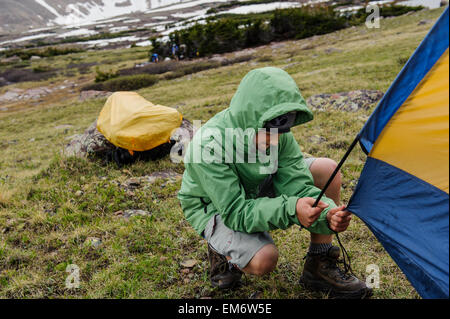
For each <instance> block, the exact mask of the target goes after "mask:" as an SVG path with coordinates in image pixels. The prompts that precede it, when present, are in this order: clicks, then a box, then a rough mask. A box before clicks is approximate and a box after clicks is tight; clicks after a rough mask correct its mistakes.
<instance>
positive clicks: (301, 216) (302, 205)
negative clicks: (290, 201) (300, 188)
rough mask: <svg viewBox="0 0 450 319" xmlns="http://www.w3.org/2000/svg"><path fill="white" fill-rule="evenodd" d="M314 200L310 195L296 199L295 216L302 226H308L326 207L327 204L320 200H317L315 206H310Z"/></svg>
mask: <svg viewBox="0 0 450 319" xmlns="http://www.w3.org/2000/svg"><path fill="white" fill-rule="evenodd" d="M315 201H316V200H315V199H314V198H312V197H304V198H299V199H298V201H297V206H296V211H297V218H298V220H299V222H300V224H301V225H302V226H303V227H306V228H308V227H310V226H311V225H312V224H313V223H314V222H315V221H316V220H317V218H319V216H320V213H322V211H323V210H324V209H325V208H327V207H328V204H326V203H324V202H322V201H320V202H319V204H318V205H317V207H312V205H314V203H315Z"/></svg>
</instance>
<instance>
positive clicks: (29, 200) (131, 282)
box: [0, 9, 442, 298]
mask: <svg viewBox="0 0 450 319" xmlns="http://www.w3.org/2000/svg"><path fill="white" fill-rule="evenodd" d="M441 12H442V10H441V9H437V10H426V11H421V12H418V13H414V14H411V15H408V16H401V17H397V18H393V19H384V20H382V21H381V29H379V30H369V29H366V28H365V27H356V28H350V29H346V30H342V31H339V32H335V33H332V34H329V35H324V36H319V37H314V38H311V39H304V40H300V41H287V42H284V43H283V44H284V46H281V47H278V48H271V47H270V45H269V46H264V47H259V48H256V49H255V52H253V53H252V54H254V56H255V60H252V61H251V62H243V63H238V64H234V65H228V66H224V67H220V68H216V69H210V70H206V71H202V72H199V73H195V74H192V75H188V76H184V77H181V78H177V79H172V80H160V81H159V82H158V83H157V84H155V85H154V86H152V87H150V88H145V89H142V90H140V91H139V93H140V94H142V95H143V96H144V97H146V98H147V99H149V100H150V101H152V102H153V103H157V104H162V105H167V106H172V107H177V108H178V110H179V111H180V112H181V113H183V115H184V116H185V117H186V118H188V119H190V120H196V119H201V120H203V121H206V120H208V119H209V118H211V117H212V116H213V115H214V114H215V113H217V112H218V111H220V110H222V109H223V108H225V107H226V106H227V105H228V103H229V102H230V99H231V97H232V96H233V93H234V92H235V90H236V88H237V86H238V85H239V82H240V80H241V79H242V77H243V76H244V75H245V74H246V73H247V72H248V71H250V70H251V69H253V68H256V67H262V66H268V65H271V66H278V67H286V71H288V72H289V73H290V74H291V75H292V77H293V78H294V79H295V80H296V82H297V84H298V86H299V87H300V89H301V91H302V93H303V95H304V96H305V97H309V96H310V95H313V94H318V93H333V92H341V91H350V90H354V89H379V90H383V91H386V89H387V88H388V87H389V85H390V83H391V82H392V80H393V79H394V78H395V76H396V74H397V73H398V72H399V71H400V69H401V67H402V63H400V62H399V61H404V60H403V59H404V58H406V57H408V56H409V55H410V54H411V53H412V52H413V51H414V49H415V48H416V47H417V45H418V44H419V43H420V41H421V40H422V39H423V37H424V36H425V35H426V33H427V32H428V30H429V28H430V27H431V26H432V24H431V23H430V24H426V25H418V22H419V21H420V20H424V19H431V20H433V21H434V20H435V19H437V17H438V16H439V15H440V13H441ZM330 48H335V49H337V50H331V51H326V50H327V49H330ZM139 54H141V55H143V54H144V50H143V49H142V48H131V49H123V50H109V51H104V52H103V51H101V52H98V51H97V52H86V53H76V54H71V55H67V56H59V57H54V58H45V59H43V61H40V62H39V63H47V64H49V65H51V66H52V67H53V68H64V66H65V65H68V64H69V63H93V62H95V63H97V64H98V65H99V66H100V67H105V68H108V67H110V68H112V69H119V68H123V67H129V66H130V65H132V64H133V63H134V62H135V61H138V60H139ZM233 55H234V54H233V53H231V54H229V56H233ZM74 61H75V62H74ZM107 62H108V63H107ZM33 64H34V62H33ZM123 64H126V65H127V66H123ZM91 73H93V72H91ZM87 76H88V77H89V79H90V80H93V78H94V74H89V75H87ZM62 79H64V77H63V76H61V77H60V78H59V80H62ZM24 85H25V84H24ZM26 85H27V86H29V87H32V86H33V83H27V84H26ZM34 85H41V83H38V84H36V83H34ZM3 89H5V88H3ZM104 101H105V100H91V101H86V102H79V101H78V100H77V98H76V97H71V96H66V97H64V98H60V99H59V100H58V101H54V100H50V101H48V102H45V103H42V104H41V105H40V106H39V107H28V108H27V109H22V110H20V111H12V112H8V113H7V112H4V113H0V148H1V150H2V152H1V155H0V297H2V298H200V297H212V298H247V297H249V296H250V295H251V294H252V293H254V292H256V291H258V292H260V293H261V296H262V297H263V298H327V296H325V295H321V294H315V293H310V292H308V291H305V290H304V289H302V288H301V287H299V286H298V285H297V281H298V278H299V275H300V272H301V269H302V266H303V262H304V261H303V256H304V255H305V253H306V250H307V247H308V245H309V240H308V233H307V232H305V231H301V232H300V231H298V229H297V228H296V227H292V228H290V229H288V230H285V231H281V230H277V231H273V232H272V233H271V234H272V236H273V238H274V240H275V243H276V244H277V246H278V248H279V251H280V259H279V264H278V267H277V269H276V270H275V271H274V272H273V273H271V274H270V275H267V276H265V277H262V278H257V277H252V276H247V278H246V281H247V285H246V286H245V287H243V288H241V289H239V290H235V291H229V292H221V291H217V290H215V289H212V288H211V286H210V284H209V282H208V275H207V266H208V265H207V258H206V244H205V242H204V241H203V240H202V239H201V238H200V237H199V236H198V235H196V233H195V232H194V230H193V229H192V228H191V226H190V225H189V224H188V223H187V222H186V221H185V219H184V217H183V213H182V211H181V209H180V205H179V202H178V200H177V198H176V193H177V191H178V189H179V187H180V181H175V182H173V183H172V182H165V181H163V180H158V181H157V182H155V184H152V185H148V186H147V187H141V188H138V189H136V190H134V191H133V192H132V193H130V192H127V191H126V190H124V189H123V188H122V187H120V183H121V182H123V181H125V180H126V179H127V178H130V177H137V176H142V175H146V174H150V173H152V172H157V171H163V170H172V171H175V172H178V173H182V172H183V165H182V164H174V163H171V162H170V161H169V159H168V158H165V159H162V160H158V161H155V162H138V163H135V164H134V165H131V166H127V167H123V168H122V169H118V168H117V167H116V166H115V165H113V164H108V165H104V164H102V162H101V161H98V160H87V159H75V158H65V157H63V156H62V155H61V154H60V153H61V150H62V149H63V147H64V145H65V143H67V141H68V138H69V137H70V136H71V135H73V134H76V133H81V132H83V130H84V129H85V128H87V127H88V126H89V124H90V123H92V121H93V120H94V119H95V118H96V117H97V115H98V113H99V111H100V110H101V108H102V106H103V103H104ZM368 115H369V112H363V111H361V112H357V113H343V112H337V111H333V112H326V113H316V114H315V120H314V121H312V122H309V123H307V124H305V125H303V126H301V127H298V128H295V130H294V134H295V137H296V138H297V141H298V142H299V144H300V146H301V148H302V150H303V151H304V152H307V153H310V154H313V155H314V156H325V157H330V158H333V159H334V160H336V161H338V160H339V159H340V158H341V156H342V155H343V154H344V152H345V149H346V145H349V144H350V142H351V141H352V140H353V138H354V136H355V134H356V133H357V132H358V131H359V130H360V129H361V127H362V125H363V124H364V122H365V119H366V118H367V116H368ZM62 124H66V125H71V126H70V127H68V128H66V129H57V128H56V127H57V126H58V125H62ZM314 135H320V136H322V137H324V138H325V139H326V141H325V142H324V143H322V144H312V143H309V142H308V138H309V137H311V136H314ZM364 161H365V155H364V154H363V153H362V152H361V151H360V150H359V149H356V150H355V151H353V153H352V154H351V155H350V157H349V159H348V160H347V162H346V164H345V165H344V167H343V180H344V185H343V186H344V187H343V191H342V198H343V201H344V202H346V201H348V199H349V198H350V196H351V194H352V189H353V187H354V186H355V183H356V181H357V179H358V177H359V174H360V172H361V169H362V167H363V163H364ZM131 208H132V209H144V210H147V211H149V212H150V213H151V216H148V217H132V218H130V219H129V220H125V219H121V218H118V217H116V216H115V215H114V213H115V212H116V211H118V210H124V209H131ZM89 237H97V238H99V239H100V240H101V245H100V246H99V247H98V248H94V247H92V246H89V245H86V244H85V243H86V240H87V238H89ZM341 239H342V240H343V242H344V244H345V246H346V248H347V250H348V251H349V252H350V254H351V257H352V265H353V269H354V271H355V273H356V274H358V275H359V276H361V277H364V276H366V275H367V273H366V267H367V265H370V264H376V265H378V267H379V269H380V288H379V289H375V292H374V298H418V295H417V293H416V292H415V290H414V289H413V288H412V286H411V285H410V284H409V282H408V281H407V280H406V278H405V276H404V275H403V274H402V272H401V271H400V269H399V268H398V267H397V266H396V264H395V263H394V262H393V261H392V259H391V258H390V257H389V255H388V254H387V253H386V252H385V250H384V249H383V247H382V246H381V245H380V243H378V241H377V240H376V239H375V237H374V236H373V235H372V234H371V232H370V231H369V230H368V228H367V227H366V226H365V225H364V224H363V223H362V221H361V220H359V219H358V218H354V219H353V223H352V224H351V226H350V228H349V230H348V231H347V232H345V233H342V235H341ZM185 259H195V260H196V261H197V264H196V265H195V266H194V267H193V269H192V270H191V271H190V272H189V273H184V272H182V271H181V270H182V266H181V265H180V263H181V262H182V261H183V260H185ZM69 264H76V265H78V266H79V268H80V275H81V278H80V282H81V286H80V288H79V289H66V288H65V279H66V277H67V275H68V274H67V273H66V272H65V269H66V266H67V265H69Z"/></svg>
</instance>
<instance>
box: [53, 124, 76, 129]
mask: <svg viewBox="0 0 450 319" xmlns="http://www.w3.org/2000/svg"><path fill="white" fill-rule="evenodd" d="M72 127H73V125H70V124H62V125H58V126H55V129H57V130H66V129H70V128H72Z"/></svg>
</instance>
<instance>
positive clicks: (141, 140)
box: [97, 92, 183, 151]
mask: <svg viewBox="0 0 450 319" xmlns="http://www.w3.org/2000/svg"><path fill="white" fill-rule="evenodd" d="M182 119H183V118H182V115H181V114H180V113H179V112H178V111H177V110H175V109H173V108H170V107H167V106H162V105H154V104H153V103H151V102H149V101H147V100H146V99H144V98H143V97H142V96H140V95H139V94H137V93H135V92H116V93H114V94H112V95H111V96H110V97H109V98H108V100H107V101H106V103H105V106H103V109H102V111H101V112H100V115H99V117H98V120H97V129H98V130H99V131H100V132H101V133H102V134H103V135H104V136H105V138H106V139H107V140H108V141H110V142H111V143H112V144H114V145H115V146H118V147H121V148H124V149H127V150H130V151H147V150H150V149H152V148H154V147H156V146H159V145H161V144H164V143H167V142H169V140H170V136H171V134H172V131H173V130H174V129H176V128H178V127H180V125H181V121H182Z"/></svg>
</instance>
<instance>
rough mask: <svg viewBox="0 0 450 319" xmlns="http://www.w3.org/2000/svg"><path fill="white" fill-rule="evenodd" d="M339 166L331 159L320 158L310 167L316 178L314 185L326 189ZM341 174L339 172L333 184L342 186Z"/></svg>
mask: <svg viewBox="0 0 450 319" xmlns="http://www.w3.org/2000/svg"><path fill="white" fill-rule="evenodd" d="M337 166H338V164H337V163H336V162H335V161H334V160H332V159H330V158H318V159H316V160H315V161H314V162H313V164H312V165H311V167H310V170H311V173H312V175H313V178H314V183H315V184H316V186H317V187H319V188H322V187H324V186H325V185H324V184H325V183H326V182H327V181H328V179H329V177H330V176H331V174H332V173H333V172H334V170H335V169H336V167H337ZM340 182H341V172H340V171H338V173H337V174H336V177H335V178H334V179H333V183H338V184H340Z"/></svg>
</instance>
